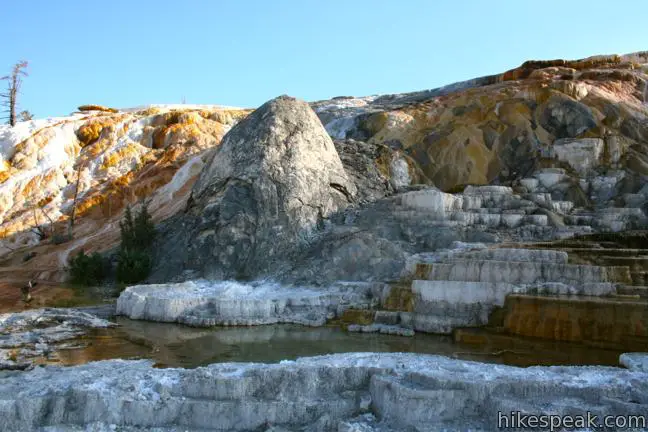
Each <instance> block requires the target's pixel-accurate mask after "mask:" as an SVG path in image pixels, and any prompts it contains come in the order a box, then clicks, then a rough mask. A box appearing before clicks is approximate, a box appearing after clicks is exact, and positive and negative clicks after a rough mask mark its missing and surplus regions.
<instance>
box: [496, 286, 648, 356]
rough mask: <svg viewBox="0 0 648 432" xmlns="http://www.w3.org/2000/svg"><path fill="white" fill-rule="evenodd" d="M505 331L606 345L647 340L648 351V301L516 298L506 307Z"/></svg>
mask: <svg viewBox="0 0 648 432" xmlns="http://www.w3.org/2000/svg"><path fill="white" fill-rule="evenodd" d="M503 328H504V330H505V331H506V332H508V333H509V334H516V335H520V336H530V337H538V338H543V339H553V340H564V341H572V342H583V341H589V342H591V343H600V344H602V345H604V344H622V345H623V344H626V343H628V341H629V340H633V341H635V342H636V341H637V340H639V341H641V340H643V341H644V343H645V345H644V346H645V349H648V301H647V300H645V299H620V298H613V297H609V298H608V297H565V296H548V297H540V296H531V295H524V294H512V295H509V296H508V297H507V298H506V302H505V305H504V322H503ZM645 349H643V350H645ZM643 350H642V351H643Z"/></svg>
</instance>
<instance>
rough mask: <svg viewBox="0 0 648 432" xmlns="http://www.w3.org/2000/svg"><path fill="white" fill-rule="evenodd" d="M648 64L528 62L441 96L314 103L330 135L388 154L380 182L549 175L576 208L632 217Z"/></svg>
mask: <svg viewBox="0 0 648 432" xmlns="http://www.w3.org/2000/svg"><path fill="white" fill-rule="evenodd" d="M647 64H648V55H647V54H646V53H645V52H643V53H636V54H630V55H626V56H598V57H592V58H588V59H584V60H578V61H565V60H556V61H538V62H526V63H525V64H523V65H522V66H520V67H519V68H516V69H513V70H511V71H508V72H505V73H503V74H500V75H494V76H489V77H483V78H479V79H475V80H471V81H467V82H464V83H458V84H455V85H452V86H446V87H443V88H440V89H435V90H429V91H422V92H416V93H410V94H399V95H386V96H378V97H375V96H374V97H366V98H335V99H333V100H327V101H321V102H316V103H314V104H313V107H314V109H315V110H316V111H317V112H318V115H319V116H320V118H322V122H323V123H324V124H325V126H326V128H327V130H328V131H329V133H330V134H331V135H332V136H333V137H335V138H336V139H355V140H360V141H363V142H367V143H369V144H372V145H383V146H386V147H388V148H390V149H391V150H392V151H393V153H392V154H391V155H390V156H389V157H387V158H384V157H383V158H381V160H380V161H379V162H380V166H381V168H382V170H383V172H384V173H385V175H386V176H387V177H389V178H390V179H391V180H393V181H395V182H397V183H401V184H414V183H427V184H433V185H435V186H436V187H438V188H440V189H442V190H445V191H448V190H452V189H453V188H456V187H457V186H460V185H465V184H491V183H499V184H507V185H511V183H513V184H515V182H516V181H519V180H520V179H522V178H525V177H532V176H533V175H534V174H535V173H536V172H537V171H538V170H541V169H545V168H556V169H562V170H564V171H563V174H564V175H562V176H561V178H560V179H559V181H556V182H553V184H551V185H546V191H543V192H547V193H551V195H552V196H553V198H554V199H555V200H569V201H573V202H574V203H575V205H576V206H577V207H588V206H593V207H597V206H598V207H610V206H616V207H623V206H629V207H639V208H641V206H642V205H644V204H645V202H646V194H645V193H644V192H645V191H643V190H642V187H643V185H645V176H646V175H647V174H648V170H647V169H646V167H648V164H647V160H646V157H645V155H646V145H648V129H647V126H646V125H647V124H648V105H647V102H648V91H647V89H648V86H647V84H646V83H647V82H648V75H647V72H648V66H647Z"/></svg>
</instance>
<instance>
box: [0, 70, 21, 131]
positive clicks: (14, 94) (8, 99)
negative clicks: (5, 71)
mask: <svg viewBox="0 0 648 432" xmlns="http://www.w3.org/2000/svg"><path fill="white" fill-rule="evenodd" d="M25 69H27V62H26V61H21V62H18V63H16V64H15V65H14V67H13V70H12V71H11V75H7V76H3V77H2V78H0V79H2V80H7V81H9V85H8V86H7V93H2V94H0V97H2V98H4V99H5V101H4V105H5V106H6V107H7V110H6V111H7V112H8V113H9V124H10V125H11V126H15V125H16V108H17V106H18V93H20V86H21V84H22V77H23V76H27V71H26V70H25Z"/></svg>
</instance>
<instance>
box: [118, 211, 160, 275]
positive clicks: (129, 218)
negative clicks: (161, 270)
mask: <svg viewBox="0 0 648 432" xmlns="http://www.w3.org/2000/svg"><path fill="white" fill-rule="evenodd" d="M119 228H120V230H121V245H120V247H119V253H118V255H117V275H116V276H117V281H118V282H123V283H135V282H140V281H142V280H144V279H146V277H147V276H148V275H149V273H150V271H151V267H152V260H151V256H150V247H151V245H152V244H153V240H154V239H155V226H154V225H153V221H152V220H151V215H150V214H149V212H148V208H147V205H146V203H144V204H143V205H142V207H141V208H140V210H139V212H138V213H137V215H135V216H133V212H132V211H131V208H130V206H129V207H126V210H125V211H124V217H123V219H122V220H121V222H120V223H119Z"/></svg>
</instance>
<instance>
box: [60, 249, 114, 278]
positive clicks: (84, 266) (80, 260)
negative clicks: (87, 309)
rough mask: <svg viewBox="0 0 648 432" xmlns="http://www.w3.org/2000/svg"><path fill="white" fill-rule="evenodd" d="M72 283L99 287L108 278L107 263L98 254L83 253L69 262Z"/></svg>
mask: <svg viewBox="0 0 648 432" xmlns="http://www.w3.org/2000/svg"><path fill="white" fill-rule="evenodd" d="M68 265H69V268H70V281H71V282H72V283H75V284H79V285H86V286H90V285H97V284H98V283H100V282H101V281H102V280H104V279H105V277H106V273H107V272H106V263H105V262H104V259H103V258H102V256H101V255H100V254H98V253H97V252H95V253H93V254H92V255H86V254H85V252H83V251H81V252H79V253H78V254H76V255H75V256H74V257H72V258H70V259H69V261H68Z"/></svg>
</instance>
